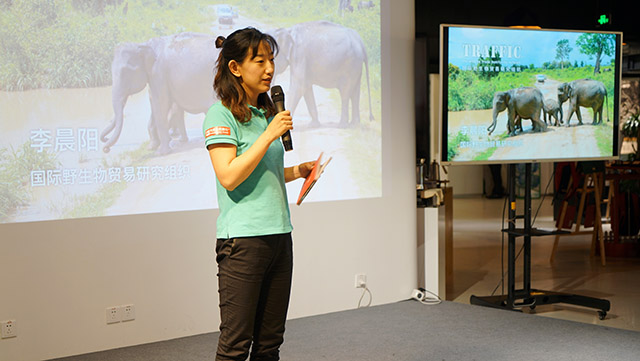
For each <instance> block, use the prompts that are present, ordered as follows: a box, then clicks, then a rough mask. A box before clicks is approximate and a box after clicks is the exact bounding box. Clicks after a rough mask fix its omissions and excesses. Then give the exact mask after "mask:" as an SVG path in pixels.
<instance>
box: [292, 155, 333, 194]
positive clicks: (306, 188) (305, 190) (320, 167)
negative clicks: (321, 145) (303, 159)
mask: <svg viewBox="0 0 640 361" xmlns="http://www.w3.org/2000/svg"><path fill="white" fill-rule="evenodd" d="M322 154H323V153H320V156H319V157H318V160H317V161H316V164H314V165H313V169H311V172H310V173H309V175H308V176H307V178H305V179H304V183H303V184H302V189H300V195H299V196H298V201H297V202H296V204H297V205H300V203H302V201H303V200H304V198H305V197H306V196H307V194H309V192H310V191H311V188H313V186H314V185H315V184H316V182H317V181H318V179H320V176H321V175H322V172H324V168H325V167H326V166H327V164H329V162H330V161H331V159H332V158H331V157H329V159H327V161H326V162H324V164H322V163H321V161H322Z"/></svg>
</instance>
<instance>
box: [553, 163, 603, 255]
mask: <svg viewBox="0 0 640 361" xmlns="http://www.w3.org/2000/svg"><path fill="white" fill-rule="evenodd" d="M587 168H588V167H583V169H584V171H583V172H582V173H580V172H578V171H576V166H575V164H573V165H572V172H571V178H570V180H569V186H568V189H567V193H566V195H565V197H564V201H563V202H562V208H561V209H560V216H559V217H558V222H557V223H556V228H557V230H558V231H560V230H563V229H569V230H570V232H569V233H566V232H565V233H560V232H558V233H557V234H556V237H555V241H554V242H553V249H552V250H551V257H550V258H549V262H553V260H554V258H555V255H556V250H557V249H558V241H559V240H560V237H561V236H573V235H578V234H591V235H592V237H591V256H595V253H596V243H599V246H600V261H601V262H602V265H603V266H604V265H606V263H607V262H606V257H605V251H604V232H603V231H602V214H601V212H600V204H601V199H602V198H601V197H602V189H603V186H604V170H602V171H598V170H594V169H588V170H587ZM580 182H582V186H580ZM589 193H593V194H594V200H595V201H594V204H593V207H594V208H595V209H594V212H593V217H594V218H593V229H592V230H588V231H581V230H580V228H581V226H582V217H583V215H584V214H585V207H587V205H586V200H587V195H588V194H589ZM574 196H579V197H580V201H579V203H578V210H577V218H576V222H575V229H574V230H571V227H572V223H573V218H574V215H575V214H576V213H573V212H568V210H569V209H570V207H569V200H570V199H571V198H572V197H574ZM588 208H591V207H588ZM591 215H592V213H591V212H587V214H586V215H585V227H590V225H588V224H589V223H590V222H591V219H590V218H588V217H590V216H591Z"/></svg>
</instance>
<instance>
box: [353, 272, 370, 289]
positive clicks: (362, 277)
mask: <svg viewBox="0 0 640 361" xmlns="http://www.w3.org/2000/svg"><path fill="white" fill-rule="evenodd" d="M356 288H367V275H366V274H364V273H358V274H356Z"/></svg>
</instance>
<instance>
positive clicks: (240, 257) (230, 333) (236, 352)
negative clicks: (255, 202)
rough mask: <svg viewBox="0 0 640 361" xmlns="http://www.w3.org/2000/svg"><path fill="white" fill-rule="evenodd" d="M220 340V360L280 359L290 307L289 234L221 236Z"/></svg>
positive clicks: (291, 263) (291, 259)
mask: <svg viewBox="0 0 640 361" xmlns="http://www.w3.org/2000/svg"><path fill="white" fill-rule="evenodd" d="M216 255H217V257H216V261H217V262H218V292H219V293H220V318H221V323H220V338H219V339H218V351H217V354H216V360H246V359H247V356H248V355H249V349H251V358H250V360H253V361H271V360H279V359H280V356H279V352H280V351H279V350H280V345H281V344H282V343H283V342H284V325H285V320H286V318H287V309H288V307H289V294H290V292H291V276H292V271H293V250H292V240H291V233H287V234H276V235H269V236H260V237H248V238H231V239H218V242H217V244H216Z"/></svg>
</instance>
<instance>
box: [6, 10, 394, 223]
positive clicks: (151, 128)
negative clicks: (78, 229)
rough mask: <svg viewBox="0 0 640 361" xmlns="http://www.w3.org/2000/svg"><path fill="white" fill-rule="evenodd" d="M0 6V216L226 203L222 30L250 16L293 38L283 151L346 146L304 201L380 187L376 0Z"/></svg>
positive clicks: (301, 154) (278, 81)
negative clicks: (208, 123)
mask: <svg viewBox="0 0 640 361" xmlns="http://www.w3.org/2000/svg"><path fill="white" fill-rule="evenodd" d="M0 7H1V8H2V11H1V12H0V24H2V26H1V27H0V132H1V133H0V134H1V135H0V223H12V222H32V221H43V220H57V219H69V218H82V217H98V216H112V215H127V214H141V213H154V212H168V211H181V210H198V209H211V208H216V207H217V201H216V195H215V178H214V177H215V176H214V172H213V169H212V166H211V162H210V160H209V156H208V154H207V151H206V149H205V148H204V138H203V135H202V121H203V119H204V113H205V112H206V111H207V109H208V108H209V107H210V106H211V104H213V103H214V102H215V101H217V98H216V96H215V94H214V93H213V89H212V82H213V76H214V73H213V69H214V66H215V61H216V58H217V55H218V50H217V49H215V46H214V39H215V38H216V37H217V36H218V35H224V36H226V35H228V34H229V33H231V32H232V31H234V30H236V29H240V28H244V27H247V26H253V27H256V28H258V29H260V30H262V31H265V32H268V33H270V34H272V35H273V36H274V37H275V38H276V39H277V41H278V43H279V46H280V52H279V53H278V55H277V57H276V59H275V62H276V75H275V79H274V81H273V82H272V85H281V86H282V88H283V90H284V92H285V96H286V97H285V106H286V108H287V109H290V110H291V111H292V113H293V117H294V130H293V131H292V138H293V144H294V150H293V151H291V152H287V153H286V155H285V165H286V166H290V165H295V164H298V163H300V162H302V161H307V160H315V159H316V158H317V157H318V156H319V154H320V153H321V152H323V153H324V157H325V158H326V157H329V156H330V157H332V158H333V160H332V161H331V164H330V165H329V166H328V167H327V168H326V170H325V173H324V175H323V177H322V179H321V180H320V181H319V182H318V184H317V185H316V187H315V188H314V189H313V191H312V193H311V194H310V195H309V196H308V197H307V198H306V200H305V202H318V201H332V200H347V199H358V198H372V197H380V196H381V195H382V164H381V163H382V156H381V138H382V134H381V124H382V119H381V76H380V70H381V66H380V1H379V0H377V1H359V2H356V1H354V2H351V1H345V0H333V1H323V0H313V1H309V0H280V1H275V0H262V1H249V0H235V1H234V0H225V1H224V3H223V2H221V1H197V0H196V1H179V0H157V1H145V0H127V1H123V0H111V1H109V0H106V1H95V2H84V1H77V0H58V1H47V2H41V1H36V0H25V1H13V2H8V3H7V2H5V3H3V4H0ZM301 185H302V181H296V182H292V183H290V184H288V186H287V189H288V196H289V202H290V203H294V202H295V201H296V199H297V198H298V192H299V190H300V187H301ZM303 206H304V204H303Z"/></svg>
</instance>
